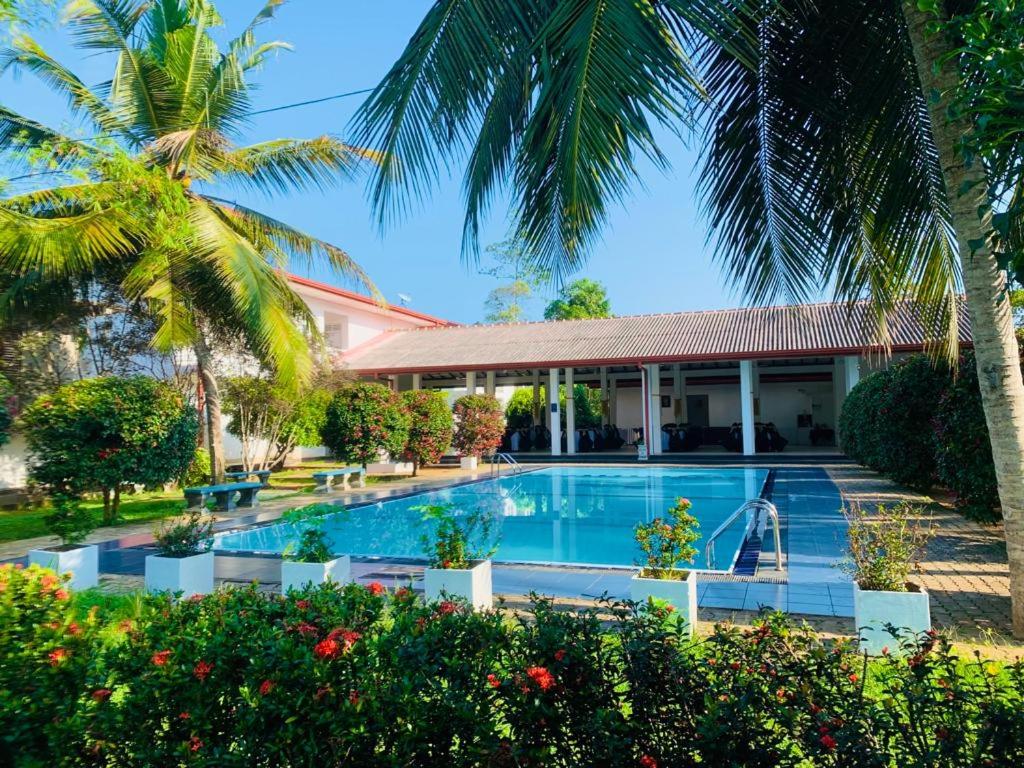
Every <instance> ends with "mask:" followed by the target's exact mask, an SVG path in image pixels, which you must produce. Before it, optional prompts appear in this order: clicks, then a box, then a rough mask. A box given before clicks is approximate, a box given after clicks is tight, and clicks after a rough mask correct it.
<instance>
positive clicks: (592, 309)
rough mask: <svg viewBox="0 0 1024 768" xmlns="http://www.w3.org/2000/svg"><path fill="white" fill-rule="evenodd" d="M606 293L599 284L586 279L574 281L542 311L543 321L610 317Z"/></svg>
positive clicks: (609, 304)
mask: <svg viewBox="0 0 1024 768" xmlns="http://www.w3.org/2000/svg"><path fill="white" fill-rule="evenodd" d="M611 316H612V307H611V302H609V301H608V293H607V291H606V290H605V287H604V286H603V285H601V283H599V282H597V281H595V280H588V279H586V278H583V279H580V280H574V281H573V282H571V283H569V284H568V285H567V286H565V287H564V288H562V290H561V291H559V296H558V298H557V299H555V300H554V301H552V302H551V303H550V304H548V307H547V309H545V310H544V319H545V320H585V319H586V318H590V317H611Z"/></svg>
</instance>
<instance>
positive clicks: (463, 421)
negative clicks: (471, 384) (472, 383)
mask: <svg viewBox="0 0 1024 768" xmlns="http://www.w3.org/2000/svg"><path fill="white" fill-rule="evenodd" d="M452 411H453V413H454V415H455V437H454V439H453V440H452V445H454V446H455V450H457V451H458V452H459V455H460V456H475V457H477V458H479V457H480V456H483V455H484V454H486V453H487V452H488V451H493V450H494V449H495V448H497V447H498V446H499V445H501V438H502V437H503V436H504V435H505V414H504V413H503V411H502V408H501V403H499V402H498V398H496V397H494V396H492V395H463V396H462V397H460V398H459V399H458V400H456V401H455V405H454V406H453V407H452Z"/></svg>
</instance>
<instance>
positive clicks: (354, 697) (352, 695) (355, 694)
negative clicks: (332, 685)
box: [348, 691, 359, 707]
mask: <svg viewBox="0 0 1024 768" xmlns="http://www.w3.org/2000/svg"><path fill="white" fill-rule="evenodd" d="M348 703H349V704H351V705H352V706H353V707H354V706H356V705H358V704H359V691H349V692H348Z"/></svg>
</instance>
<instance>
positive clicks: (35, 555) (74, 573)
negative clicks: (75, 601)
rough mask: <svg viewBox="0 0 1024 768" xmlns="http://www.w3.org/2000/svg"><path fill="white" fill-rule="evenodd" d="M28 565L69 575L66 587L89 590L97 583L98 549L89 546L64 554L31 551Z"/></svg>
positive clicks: (52, 551) (45, 550) (55, 551)
mask: <svg viewBox="0 0 1024 768" xmlns="http://www.w3.org/2000/svg"><path fill="white" fill-rule="evenodd" d="M28 562H29V565H38V566H40V567H42V568H50V569H52V570H54V571H56V572H57V573H70V574H71V581H69V582H68V586H70V587H71V588H72V589H89V588H90V587H95V586H96V585H97V584H98V583H99V580H100V579H99V571H100V568H99V548H98V547H96V546H95V545H92V544H89V545H87V546H84V547H75V548H74V549H69V550H66V551H64V552H61V551H58V550H52V549H32V550H29V553H28Z"/></svg>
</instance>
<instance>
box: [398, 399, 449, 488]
mask: <svg viewBox="0 0 1024 768" xmlns="http://www.w3.org/2000/svg"><path fill="white" fill-rule="evenodd" d="M402 405H403V406H405V409H406V410H407V411H408V412H409V416H410V418H411V422H410V425H409V442H408V443H406V445H405V453H404V457H405V458H407V459H411V460H412V467H413V472H412V473H413V475H415V474H416V473H417V471H418V470H419V468H420V465H421V464H432V463H434V462H437V461H440V459H441V456H443V455H444V452H445V451H447V450H448V448H449V446H451V444H452V426H453V424H454V422H453V420H452V411H451V408H449V407H448V398H447V397H446V396H445V394H444V393H443V392H439V391H437V390H427V389H417V390H411V391H409V392H403V393H402Z"/></svg>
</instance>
